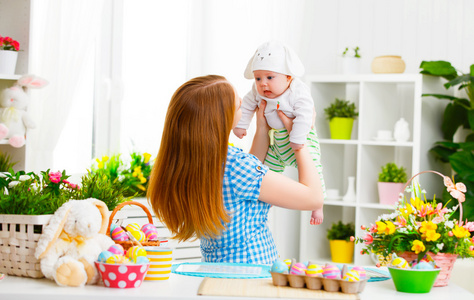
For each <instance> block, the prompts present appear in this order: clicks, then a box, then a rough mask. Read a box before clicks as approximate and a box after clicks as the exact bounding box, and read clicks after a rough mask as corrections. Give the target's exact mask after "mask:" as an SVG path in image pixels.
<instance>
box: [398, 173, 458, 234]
mask: <svg viewBox="0 0 474 300" xmlns="http://www.w3.org/2000/svg"><path fill="white" fill-rule="evenodd" d="M423 173H434V174H437V175H439V176H441V177H442V178H443V183H444V179H445V178H448V179H449V180H451V179H450V178H449V177H448V176H446V175H443V174H441V173H440V172H437V171H432V170H427V171H422V172H419V173H417V174H415V175H413V176H412V177H411V178H410V179H409V180H408V181H407V183H405V186H404V187H403V191H405V189H406V188H407V187H408V185H409V184H410V182H411V181H412V180H413V179H414V178H415V177H416V176H418V175H421V174H423ZM400 197H401V196H400ZM453 198H454V197H453ZM456 200H458V203H459V221H458V225H459V226H461V224H462V203H461V201H459V199H456Z"/></svg>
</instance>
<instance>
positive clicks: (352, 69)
mask: <svg viewBox="0 0 474 300" xmlns="http://www.w3.org/2000/svg"><path fill="white" fill-rule="evenodd" d="M359 73H360V58H358V57H343V58H342V74H359Z"/></svg>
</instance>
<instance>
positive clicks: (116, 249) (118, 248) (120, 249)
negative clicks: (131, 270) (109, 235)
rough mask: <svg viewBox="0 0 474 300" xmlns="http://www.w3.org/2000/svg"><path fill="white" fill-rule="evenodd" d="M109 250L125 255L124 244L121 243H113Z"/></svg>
mask: <svg viewBox="0 0 474 300" xmlns="http://www.w3.org/2000/svg"><path fill="white" fill-rule="evenodd" d="M107 250H108V251H110V252H112V253H113V254H117V255H125V250H124V249H123V247H122V245H119V244H115V245H112V246H110V247H109V249H107Z"/></svg>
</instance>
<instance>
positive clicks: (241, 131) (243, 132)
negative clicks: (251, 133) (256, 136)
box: [233, 128, 247, 139]
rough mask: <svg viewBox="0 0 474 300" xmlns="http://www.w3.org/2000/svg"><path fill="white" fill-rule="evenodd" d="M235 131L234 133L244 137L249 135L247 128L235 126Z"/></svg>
mask: <svg viewBox="0 0 474 300" xmlns="http://www.w3.org/2000/svg"><path fill="white" fill-rule="evenodd" d="M233 131H234V134H235V135H236V136H237V137H238V138H239V139H241V138H243V137H244V136H246V135H247V129H243V128H234V129H233Z"/></svg>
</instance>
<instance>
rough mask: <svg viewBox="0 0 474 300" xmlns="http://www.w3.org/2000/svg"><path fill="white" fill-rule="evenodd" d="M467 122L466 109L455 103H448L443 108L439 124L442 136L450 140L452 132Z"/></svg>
mask: <svg viewBox="0 0 474 300" xmlns="http://www.w3.org/2000/svg"><path fill="white" fill-rule="evenodd" d="M466 123H468V122H467V110H466V109H465V108H464V107H462V106H460V105H457V104H455V103H449V104H448V105H447V106H446V109H445V110H444V117H443V123H442V124H441V131H442V132H443V138H444V139H446V140H448V141H452V140H453V136H454V133H456V130H457V129H458V128H459V126H462V125H464V124H466Z"/></svg>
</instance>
